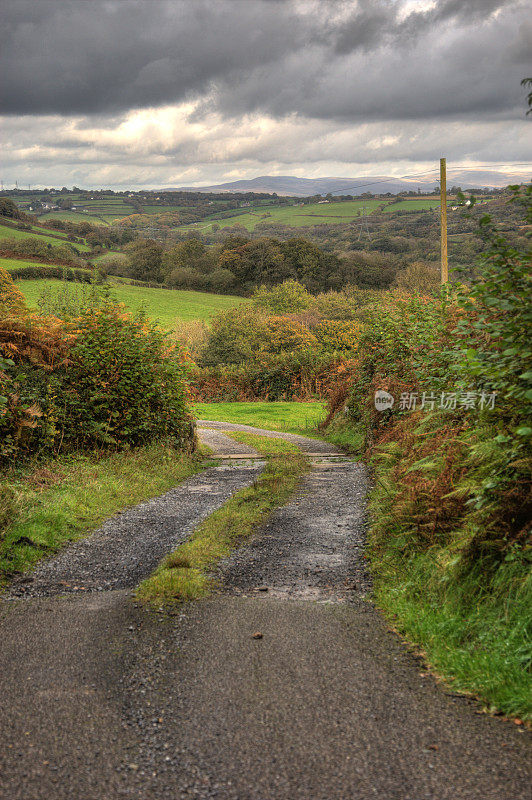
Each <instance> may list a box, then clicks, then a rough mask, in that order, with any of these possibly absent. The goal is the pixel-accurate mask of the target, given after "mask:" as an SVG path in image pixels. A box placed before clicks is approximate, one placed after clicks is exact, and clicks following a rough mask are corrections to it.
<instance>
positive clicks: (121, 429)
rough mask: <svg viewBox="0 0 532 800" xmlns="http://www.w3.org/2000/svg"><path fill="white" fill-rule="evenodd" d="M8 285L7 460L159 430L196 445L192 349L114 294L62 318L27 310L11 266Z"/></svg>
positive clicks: (127, 442)
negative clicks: (190, 407)
mask: <svg viewBox="0 0 532 800" xmlns="http://www.w3.org/2000/svg"><path fill="white" fill-rule="evenodd" d="M0 286H1V287H2V288H1V290H0V291H1V295H0V298H1V299H2V303H1V304H0V460H4V461H5V460H6V459H11V460H13V459H17V458H22V457H24V456H27V455H34V454H39V453H49V452H52V451H55V452H57V451H59V450H68V449H70V450H72V449H80V448H81V449H87V448H93V447H114V448H118V447H124V446H134V445H137V444H144V443H147V442H149V441H151V440H154V439H160V438H168V439H170V440H172V441H173V442H174V444H175V445H176V446H177V447H180V448H192V447H193V443H194V434H193V427H192V422H191V417H190V415H189V413H188V411H187V408H186V403H185V399H186V389H185V375H186V372H187V369H188V366H187V359H186V356H184V354H183V353H182V352H181V351H180V350H179V349H178V348H177V346H176V345H175V343H172V342H171V341H170V340H169V339H168V338H167V336H166V334H163V333H162V332H160V331H159V329H158V328H157V327H156V326H154V325H150V324H148V323H147V322H146V321H145V319H144V318H143V317H142V316H141V315H139V316H136V317H133V316H131V315H130V314H128V313H126V312H125V311H124V310H123V309H122V308H120V307H117V306H116V305H113V303H112V301H111V300H110V299H108V298H106V297H105V295H103V296H100V297H99V298H97V300H98V303H97V307H94V306H95V305H96V304H95V303H93V300H91V303H93V307H92V308H86V307H84V306H85V303H84V302H81V303H79V304H78V306H75V304H74V305H73V306H72V307H71V308H68V309H67V311H68V314H65V316H70V321H63V320H60V319H58V318H57V317H55V316H50V315H46V316H42V315H37V314H33V313H31V312H29V311H27V309H25V308H24V306H23V304H21V303H20V297H19V296H18V290H16V289H15V290H14V291H13V286H12V282H11V284H10V279H9V276H7V274H6V273H5V272H3V271H0ZM91 291H96V287H94V288H93V287H91ZM80 309H81V310H80ZM59 310H62V311H64V309H59ZM74 312H75V313H76V315H77V316H76V317H75V318H73V317H72V313H74Z"/></svg>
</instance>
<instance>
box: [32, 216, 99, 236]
mask: <svg viewBox="0 0 532 800" xmlns="http://www.w3.org/2000/svg"><path fill="white" fill-rule="evenodd" d="M41 219H43V220H44V219H61V220H63V221H64V222H89V223H90V224H91V225H107V224H108V223H107V222H105V221H103V218H100V217H95V216H93V215H92V214H86V213H85V212H84V211H53V212H52V213H51V214H46V215H43V216H42V217H41ZM58 233H60V231H58Z"/></svg>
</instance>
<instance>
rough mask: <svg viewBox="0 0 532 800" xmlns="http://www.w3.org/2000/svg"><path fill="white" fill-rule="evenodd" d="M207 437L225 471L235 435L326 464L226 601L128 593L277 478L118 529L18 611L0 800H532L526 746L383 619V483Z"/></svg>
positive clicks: (229, 478) (1, 680)
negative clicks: (167, 602)
mask: <svg viewBox="0 0 532 800" xmlns="http://www.w3.org/2000/svg"><path fill="white" fill-rule="evenodd" d="M202 424H203V425H204V426H206V427H207V426H208V427H209V428H212V429H213V430H211V431H210V432H207V431H204V432H201V436H202V438H203V439H204V441H205V442H206V443H209V444H210V446H211V447H213V449H215V451H216V452H218V453H220V455H221V456H224V455H231V454H235V453H244V452H248V451H247V450H243V448H244V447H245V446H244V445H241V444H239V443H236V442H234V441H232V440H230V439H228V438H227V437H224V436H223V430H224V429H226V430H227V429H229V430H235V429H236V430H250V431H251V432H256V433H259V434H263V435H268V436H281V438H286V439H288V440H290V441H295V442H296V443H297V444H300V446H302V447H303V449H305V450H306V452H308V453H321V454H322V456H321V457H318V458H314V460H313V469H312V471H311V473H310V474H308V475H307V476H306V477H305V479H304V481H303V483H302V485H301V487H300V489H299V490H298V492H297V493H296V494H295V495H294V496H293V498H292V500H291V501H290V503H288V504H287V505H286V506H285V507H284V508H282V509H278V510H277V511H276V512H274V514H273V515H272V516H271V518H270V519H269V521H268V522H267V524H266V525H264V526H263V527H262V529H261V530H259V531H258V532H257V534H256V535H255V536H254V538H253V539H252V540H251V541H250V542H249V544H247V545H245V546H243V547H242V548H240V549H239V550H237V551H235V552H234V553H233V554H232V555H231V557H230V558H228V559H227V560H226V561H224V562H223V563H222V564H221V565H220V569H219V576H220V578H221V579H222V588H221V589H220V591H219V592H218V593H217V594H215V595H212V596H211V597H209V598H208V599H205V600H202V601H199V602H196V603H192V604H189V605H187V606H183V607H182V608H181V610H180V611H179V612H177V614H176V616H168V615H163V614H155V613H153V612H148V611H145V610H143V609H142V608H138V607H137V606H136V605H135V604H134V603H133V602H132V599H131V596H130V593H129V591H128V589H127V588H122V589H120V588H118V589H117V588H116V587H120V586H125V587H131V586H133V585H134V583H135V582H136V580H138V578H139V577H143V575H144V574H146V573H147V572H149V571H150V570H151V566H149V565H150V564H152V563H153V564H155V563H156V562H157V561H158V560H159V559H160V557H161V555H162V554H164V552H166V551H167V550H168V549H173V548H174V547H175V545H176V544H177V543H178V542H179V541H182V540H183V538H185V537H186V536H187V535H188V534H189V533H190V531H191V530H192V529H193V528H194V527H195V525H196V524H197V522H198V521H199V520H200V519H203V518H204V517H205V516H206V515H207V514H208V513H210V511H209V510H213V509H214V508H216V507H218V506H219V505H220V504H221V503H222V502H223V501H224V499H226V497H228V496H229V495H230V494H231V492H232V491H236V490H237V489H239V488H242V486H244V485H248V484H249V483H251V482H252V480H254V477H255V476H256V475H257V474H258V473H259V472H260V469H261V468H262V464H261V463H259V462H257V461H248V462H246V461H233V462H230V463H227V464H225V465H224V466H223V467H214V468H211V469H209V470H207V471H205V472H203V473H202V474H200V475H198V476H195V477H193V478H191V479H189V480H188V481H185V482H184V483H183V484H181V485H180V486H178V487H176V489H174V490H172V491H171V492H168V493H167V494H166V495H163V497H161V498H156V499H155V500H152V501H149V502H148V503H144V504H141V506H138V507H136V508H135V509H130V510H128V511H126V512H124V514H121V515H118V516H117V517H115V518H113V519H112V520H109V521H108V522H107V523H106V524H105V525H104V526H102V528H101V529H100V530H99V531H98V532H96V533H94V534H93V535H92V536H90V537H88V538H87V539H85V540H83V541H80V542H77V543H75V544H73V545H70V546H69V547H67V548H65V550H64V551H62V553H61V554H60V555H59V556H58V557H57V558H55V559H51V560H50V561H48V562H46V563H43V564H42V565H41V566H40V567H39V568H38V570H37V572H36V573H35V578H34V581H33V583H32V584H28V585H27V588H26V591H25V592H24V594H26V598H21V597H12V599H11V601H9V602H5V601H2V602H0V638H1V640H2V648H1V651H0V695H1V696H2V698H4V699H3V714H2V715H0V742H2V745H1V746H0V798H1V800H72V798H76V800H78V798H79V800H104V799H105V800H192V798H194V799H195V800H198V798H200V799H201V798H203V799H204V800H206V799H207V798H216V799H217V800H370V798H371V800H373V799H374V798H378V800H530V780H529V779H530V770H529V764H530V760H529V759H530V748H529V737H528V734H527V733H526V731H524V730H523V729H522V727H521V726H516V725H514V724H512V723H511V722H505V721H502V720H499V719H495V718H490V717H486V716H485V715H482V714H481V713H480V712H479V705H478V703H476V702H475V701H474V700H472V699H469V698H465V697H462V696H458V695H456V694H453V693H452V692H449V691H445V690H444V689H442V687H441V686H438V685H437V684H436V682H435V681H434V680H433V679H432V678H431V677H430V676H429V675H426V674H425V673H424V672H423V671H422V665H421V664H420V663H419V662H418V661H417V660H416V659H415V658H414V657H413V656H412V655H411V654H409V653H408V652H406V650H405V648H404V647H403V645H402V644H401V642H400V640H399V639H398V638H397V637H396V636H394V635H393V634H391V633H390V632H389V631H388V630H387V629H386V626H385V625H384V623H383V620H382V617H381V616H380V614H378V613H377V612H376V611H375V609H374V608H373V607H372V605H371V603H370V602H368V599H367V591H368V588H369V586H370V583H369V578H368V575H367V573H366V570H365V565H364V559H363V557H362V547H363V543H364V518H365V508H364V497H365V492H366V489H367V484H368V479H367V475H366V473H365V470H364V467H363V466H362V465H361V464H357V463H355V462H353V461H351V460H349V459H342V458H338V451H337V450H336V449H335V448H333V447H331V446H329V445H327V444H325V443H321V442H318V441H314V440H310V439H304V437H298V436H294V435H292V434H279V433H278V432H274V431H270V432H267V431H261V430H260V429H253V428H249V427H247V426H240V425H227V424H226V423H209V422H204V423H202ZM250 455H251V453H250ZM130 549H131V551H132V555H131V558H130V557H129V550H130ZM121 552H122V556H121V555H120V553H121ZM124 552H127V556H126V555H124ZM156 554H157V555H156ZM102 561H103V566H102V563H101V562H102ZM120 570H122V571H120ZM65 576H67V577H68V580H67V582H69V581H71V582H73V581H75V583H73V585H72V586H70V587H66V586H64V584H63V583H62V581H65V580H66V577H65ZM137 576H138V577H137ZM82 581H83V583H82V584H81V585H83V586H85V588H86V589H89V590H90V591H80V590H74V588H73V587H74V586H76V585H78V584H80V583H81V582H82ZM30 587H31V588H30ZM19 588H21V587H17V588H16V589H15V591H18V590H19ZM109 588H112V590H109ZM95 589H96V590H98V589H102V591H94V590H95ZM57 591H61V592H65V591H71V592H74V593H71V594H68V595H66V596H65V595H61V596H59V595H57V594H56V595H55V596H53V594H54V592H57ZM40 594H42V595H50V596H33V595H40ZM257 633H260V634H261V638H255V635H256V634H257Z"/></svg>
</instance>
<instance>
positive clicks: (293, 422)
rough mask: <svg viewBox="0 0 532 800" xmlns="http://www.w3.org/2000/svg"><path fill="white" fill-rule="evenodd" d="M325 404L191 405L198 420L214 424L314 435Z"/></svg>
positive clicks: (318, 402)
mask: <svg viewBox="0 0 532 800" xmlns="http://www.w3.org/2000/svg"><path fill="white" fill-rule="evenodd" d="M325 406H326V404H325V403H322V402H320V401H316V402H311V403H290V402H272V403H269V402H256V403H255V402H254V403H194V405H193V407H192V410H193V411H194V414H195V415H196V416H197V418H198V419H210V420H213V421H215V422H237V423H241V424H243V425H254V426H255V427H256V428H266V430H270V431H283V432H287V433H302V434H305V435H306V436H311V437H313V436H314V437H315V436H317V433H316V427H317V425H318V424H319V423H320V422H321V420H322V419H323V418H324V416H325Z"/></svg>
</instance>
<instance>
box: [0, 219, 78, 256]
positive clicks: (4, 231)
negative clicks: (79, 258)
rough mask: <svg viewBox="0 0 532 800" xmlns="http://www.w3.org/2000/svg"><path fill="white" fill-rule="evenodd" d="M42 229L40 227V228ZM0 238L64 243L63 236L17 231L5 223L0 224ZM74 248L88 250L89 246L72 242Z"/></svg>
mask: <svg viewBox="0 0 532 800" xmlns="http://www.w3.org/2000/svg"><path fill="white" fill-rule="evenodd" d="M40 230H42V228H41V229H40ZM0 239H38V240H39V241H40V242H46V244H51V245H54V246H55V247H57V246H58V245H60V244H65V242H64V241H63V240H64V236H59V238H57V237H55V236H46V235H45V234H41V233H38V232H37V231H35V232H34V231H33V230H31V231H19V230H17V229H16V228H10V227H8V226H7V225H0ZM72 246H73V247H75V248H76V250H83V251H88V250H90V249H91V248H90V247H88V245H86V244H76V243H72Z"/></svg>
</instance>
